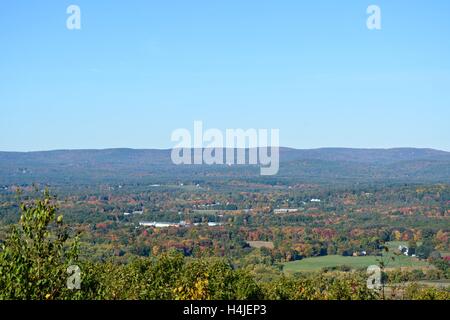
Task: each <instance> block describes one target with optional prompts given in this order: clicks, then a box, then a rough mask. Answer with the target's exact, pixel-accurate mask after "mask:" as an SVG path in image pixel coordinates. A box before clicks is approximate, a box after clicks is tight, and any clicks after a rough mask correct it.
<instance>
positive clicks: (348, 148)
mask: <svg viewBox="0 0 450 320" xmlns="http://www.w3.org/2000/svg"><path fill="white" fill-rule="evenodd" d="M254 148H262V147H259V146H258V147H252V148H248V147H246V148H236V147H235V148H234V149H246V150H247V149H254ZM267 148H272V146H267ZM278 148H280V149H291V150H327V149H328V150H330V149H344V150H385V151H388V150H402V149H404V150H405V149H413V150H433V151H440V152H446V153H450V150H444V149H438V148H432V147H384V148H383V147H315V148H295V147H288V146H279V147H278ZM173 149H174V148H133V147H105V148H58V149H45V150H27V151H17V150H0V152H2V153H37V152H58V151H107V150H136V151H140V150H154V151H171V150H173ZM190 149H199V148H190ZM202 149H206V148H205V147H203V148H202ZM222 149H230V148H227V147H223V148H222Z"/></svg>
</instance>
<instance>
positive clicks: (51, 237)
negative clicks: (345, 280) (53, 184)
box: [0, 191, 78, 300]
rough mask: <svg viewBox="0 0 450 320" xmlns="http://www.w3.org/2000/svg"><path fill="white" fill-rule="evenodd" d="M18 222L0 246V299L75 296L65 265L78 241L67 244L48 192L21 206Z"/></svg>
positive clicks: (70, 261)
mask: <svg viewBox="0 0 450 320" xmlns="http://www.w3.org/2000/svg"><path fill="white" fill-rule="evenodd" d="M20 208H21V217H20V221H19V224H18V225H16V226H13V227H12V230H11V232H10V234H9V237H8V238H7V240H6V241H5V243H4V244H3V245H2V246H1V247H0V288H1V289H0V299H38V300H43V299H68V298H75V296H74V294H75V292H74V291H71V290H69V289H68V288H67V278H68V276H69V275H68V274H67V268H68V267H69V266H70V265H73V264H75V263H76V260H77V256H78V255H77V251H78V248H77V244H78V241H77V239H75V241H72V243H71V245H70V246H68V245H67V243H66V242H67V240H68V235H67V232H66V230H65V228H64V226H63V216H62V215H59V216H56V211H57V208H56V205H55V200H54V199H52V198H51V197H50V194H49V192H48V191H45V192H44V196H43V198H42V199H38V200H36V201H33V202H31V203H28V204H26V203H24V204H22V205H21V207H20Z"/></svg>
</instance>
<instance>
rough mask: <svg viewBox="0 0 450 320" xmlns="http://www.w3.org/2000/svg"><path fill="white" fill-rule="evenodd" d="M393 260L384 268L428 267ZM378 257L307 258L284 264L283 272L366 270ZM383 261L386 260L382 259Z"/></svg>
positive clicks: (397, 258) (414, 261)
mask: <svg viewBox="0 0 450 320" xmlns="http://www.w3.org/2000/svg"><path fill="white" fill-rule="evenodd" d="M390 255H391V256H394V257H395V260H393V261H392V260H390V261H388V262H387V263H386V268H400V267H408V268H424V267H430V264H428V263H427V262H425V261H420V260H418V259H416V258H411V257H407V256H396V255H393V254H390ZM377 259H379V257H375V256H365V257H343V256H338V255H333V256H322V257H314V258H307V259H303V260H298V261H293V262H287V263H285V264H284V271H285V272H312V271H320V269H322V268H325V267H338V266H343V265H345V266H349V267H351V268H352V269H358V268H367V267H368V266H370V265H378V263H379V262H378V260H377ZM384 260H387V259H386V258H384Z"/></svg>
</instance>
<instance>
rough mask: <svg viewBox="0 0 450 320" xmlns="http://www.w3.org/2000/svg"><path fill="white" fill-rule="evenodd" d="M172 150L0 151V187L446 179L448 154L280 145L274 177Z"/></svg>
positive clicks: (449, 178) (448, 178)
mask: <svg viewBox="0 0 450 320" xmlns="http://www.w3.org/2000/svg"><path fill="white" fill-rule="evenodd" d="M170 154H171V150H154V149H146V150H138V149H104V150H57V151H41V152H0V185H9V184H30V183H33V182H37V183H50V184H71V185H76V184H91V183H110V182H111V183H112V182H118V181H123V182H161V181H176V180H178V179H181V178H182V179H224V178H229V179H253V180H261V181H266V180H272V181H273V180H278V181H280V182H289V183H291V182H323V183H335V182H340V181H345V182H360V181H364V182H367V181H368V182H371V181H375V182H378V181H397V182H399V181H400V182H402V181H405V182H409V181H411V182H449V181H450V153H449V152H445V151H439V150H434V149H414V148H397V149H349V148H323V149H308V150H302V149H291V148H280V162H281V168H280V172H279V174H278V175H276V176H273V177H260V176H259V169H258V167H256V166H231V167H228V166H207V165H203V166H198V165H192V166H189V165H184V166H175V165H174V164H172V161H171V158H170Z"/></svg>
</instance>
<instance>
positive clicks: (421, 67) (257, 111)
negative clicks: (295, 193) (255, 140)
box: [0, 0, 450, 151]
mask: <svg viewBox="0 0 450 320" xmlns="http://www.w3.org/2000/svg"><path fill="white" fill-rule="evenodd" d="M70 4H76V5H78V6H79V7H80V8H81V30H68V29H67V28H66V19H67V17H68V15H67V14H66V8H67V7H68V6H69V5H70ZM370 4H376V5H379V6H380V8H381V13H382V30H379V31H374V30H372V31H371V30H368V29H367V28H366V19H367V17H368V15H367V14H366V8H367V7H368V6H369V5H370ZM0 43H1V46H0V150H8V151H12V150H15V151H30V150H49V149H79V148H109V147H132V148H170V147H172V146H173V145H174V143H173V142H171V141H170V135H171V132H172V131H173V130H175V129H177V128H188V129H190V130H193V129H192V127H193V122H194V120H202V121H203V122H204V126H205V128H206V129H208V128H219V129H226V128H243V129H245V128H279V129H280V141H281V144H282V145H284V146H290V147H296V148H318V147H366V148H374V147H381V148H389V147H431V148H438V149H443V150H447V151H450V125H449V123H450V121H449V120H450V2H449V1H447V0H442V1H437V0H436V1H425V0H415V1H402V0H396V1H381V0H372V1H362V0H353V1H349V0H345V1H344V0H342V1H336V0H329V1H325V0H318V1H308V2H306V1H299V0H289V1H288V0H277V1H275V0H271V1H265V0H214V1H212V0H203V1H199V0H191V1H186V0H178V1H175V0H167V1H166V0H165V1H162V0H161V1H155V0H152V1H136V0H128V1H87V0H72V1H61V0H59V1H43V0H41V1H31V0H29V1H24V0H14V1H1V2H0Z"/></svg>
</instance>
